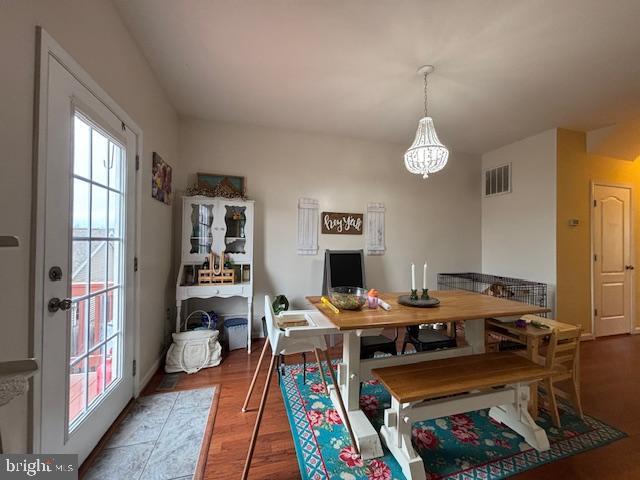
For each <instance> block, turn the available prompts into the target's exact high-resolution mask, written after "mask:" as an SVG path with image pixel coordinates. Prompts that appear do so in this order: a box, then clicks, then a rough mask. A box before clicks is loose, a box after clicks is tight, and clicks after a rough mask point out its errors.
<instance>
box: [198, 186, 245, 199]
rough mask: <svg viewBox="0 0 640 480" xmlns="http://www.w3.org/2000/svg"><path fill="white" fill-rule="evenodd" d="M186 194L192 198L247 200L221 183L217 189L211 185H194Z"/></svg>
mask: <svg viewBox="0 0 640 480" xmlns="http://www.w3.org/2000/svg"><path fill="white" fill-rule="evenodd" d="M186 194H187V195H188V196H190V197H192V196H196V195H204V196H205V197H222V198H241V199H243V200H244V199H246V197H245V196H244V195H242V193H239V192H238V191H237V190H235V189H234V188H233V187H231V186H229V185H226V184H224V183H220V184H218V185H216V186H215V187H211V186H209V185H204V184H203V185H192V186H191V187H189V188H187V190H186Z"/></svg>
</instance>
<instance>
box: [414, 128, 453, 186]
mask: <svg viewBox="0 0 640 480" xmlns="http://www.w3.org/2000/svg"><path fill="white" fill-rule="evenodd" d="M448 159H449V150H447V147H445V146H444V145H443V144H442V142H440V140H439V139H438V134H437V133H436V129H435V127H434V126H433V120H432V118H431V117H424V118H421V119H420V122H418V131H417V132H416V138H415V140H414V141H413V144H412V145H411V146H410V147H409V150H407V151H406V153H405V154H404V165H405V166H406V167H407V170H409V171H410V172H411V173H415V174H417V175H422V178H427V177H428V176H429V174H430V173H435V172H437V171H439V170H442V169H443V168H444V166H445V165H446V164H447V160H448Z"/></svg>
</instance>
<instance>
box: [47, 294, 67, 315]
mask: <svg viewBox="0 0 640 480" xmlns="http://www.w3.org/2000/svg"><path fill="white" fill-rule="evenodd" d="M47 308H48V309H49V311H50V312H51V313H56V312H57V311H58V310H69V309H70V308H71V299H70V298H65V299H63V300H60V299H59V298H58V297H54V298H52V299H51V300H49V303H48V304H47Z"/></svg>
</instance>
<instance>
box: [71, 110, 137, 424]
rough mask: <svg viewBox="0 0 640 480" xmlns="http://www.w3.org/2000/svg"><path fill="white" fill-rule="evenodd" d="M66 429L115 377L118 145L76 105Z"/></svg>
mask: <svg viewBox="0 0 640 480" xmlns="http://www.w3.org/2000/svg"><path fill="white" fill-rule="evenodd" d="M73 130H74V136H73V178H72V188H73V195H72V239H73V241H72V247H71V269H70V271H71V298H72V300H73V303H72V307H71V319H70V322H71V325H70V329H69V331H70V335H71V337H70V348H69V386H68V392H69V401H68V429H69V431H72V430H74V428H75V427H77V426H78V425H79V424H80V423H81V422H82V420H83V418H85V417H86V415H87V414H88V412H90V411H91V409H92V408H93V407H94V406H95V405H96V404H97V403H99V401H100V399H101V398H102V397H103V396H104V395H105V392H107V391H108V390H109V388H110V387H112V386H113V385H114V384H115V383H116V382H117V381H118V380H119V379H120V378H121V377H122V368H121V363H122V362H121V356H120V355H119V352H120V351H121V350H122V349H121V345H122V338H121V337H122V318H123V312H124V305H123V301H124V300H123V299H124V294H123V287H124V263H123V262H124V248H123V245H124V243H123V240H124V207H125V205H124V202H125V191H124V190H125V181H124V175H123V173H124V170H125V169H124V162H125V158H124V149H123V147H122V145H121V144H120V143H119V142H118V141H117V140H116V139H114V138H113V137H112V136H110V135H109V134H108V133H107V132H105V131H104V130H102V129H100V128H98V127H97V126H96V125H95V124H93V123H92V122H91V121H90V120H89V119H88V118H87V117H85V116H84V115H82V113H80V112H78V111H76V113H75V114H74V118H73Z"/></svg>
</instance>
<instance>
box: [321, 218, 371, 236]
mask: <svg viewBox="0 0 640 480" xmlns="http://www.w3.org/2000/svg"><path fill="white" fill-rule="evenodd" d="M362 217H363V215H362V213H337V212H322V216H321V219H320V223H321V225H322V233H324V234H336V235H362V225H363V220H362Z"/></svg>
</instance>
